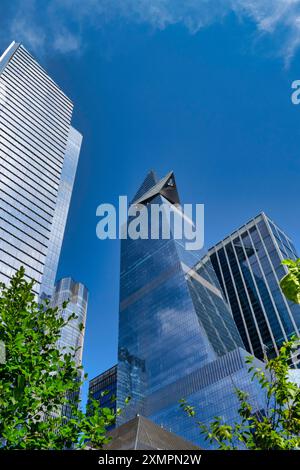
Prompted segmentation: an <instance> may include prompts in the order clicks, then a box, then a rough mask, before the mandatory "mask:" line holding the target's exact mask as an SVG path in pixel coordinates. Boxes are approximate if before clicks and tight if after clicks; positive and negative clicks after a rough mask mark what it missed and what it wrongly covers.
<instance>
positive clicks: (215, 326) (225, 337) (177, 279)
mask: <svg viewBox="0 0 300 470" xmlns="http://www.w3.org/2000/svg"><path fill="white" fill-rule="evenodd" d="M162 203H165V204H166V205H167V206H166V207H168V206H169V207H170V206H172V207H173V206H175V210H176V211H177V212H179V213H180V214H181V216H182V217H183V218H185V217H186V216H184V215H183V214H182V212H181V209H180V206H179V198H178V193H177V188H176V183H175V178H174V175H173V173H172V172H171V173H169V174H168V175H167V176H166V177H165V178H163V179H161V180H160V181H157V179H156V177H155V175H154V173H153V172H150V173H149V174H148V175H147V177H146V179H145V181H144V183H143V184H142V186H141V188H140V189H139V191H138V192H137V194H136V196H135V198H134V200H133V203H132V204H142V205H144V207H146V209H147V211H148V213H149V215H150V212H151V206H152V205H153V204H162ZM149 220H150V217H149ZM185 220H186V219H185ZM129 222H130V219H129ZM190 223H191V222H190ZM150 224H151V223H150ZM197 260H199V253H197V254H194V253H193V252H191V251H189V252H188V251H186V249H185V240H183V239H182V240H176V239H175V238H173V237H171V239H163V238H162V237H159V238H158V239H138V240H132V239H130V238H128V239H123V240H122V244H121V278H120V313H119V362H118V384H117V406H118V407H121V408H124V401H125V398H126V397H127V396H131V398H132V400H131V404H130V406H128V407H125V410H124V413H123V414H122V416H121V417H120V419H119V423H118V424H121V423H123V422H125V421H128V420H129V419H131V418H132V417H134V416H135V415H136V414H141V415H144V416H146V417H149V418H150V419H151V420H153V421H154V422H156V423H157V424H160V425H162V426H163V427H164V428H165V429H167V430H169V431H171V432H174V433H176V434H180V435H182V436H183V437H184V438H186V439H188V440H190V441H192V442H195V443H197V444H200V445H201V446H203V447H207V443H205V442H203V440H202V438H201V437H200V433H199V430H198V428H197V426H196V425H195V423H194V421H193V420H191V418H189V417H187V416H185V414H184V413H183V412H182V411H181V410H180V408H179V400H180V399H181V398H186V399H187V400H188V401H189V403H191V404H192V405H196V406H197V408H199V409H200V416H201V419H202V420H204V421H210V420H212V419H213V417H214V416H216V415H220V416H222V417H224V419H226V421H232V420H233V419H236V418H237V416H236V409H237V400H236V397H235V395H234V391H233V388H234V386H235V385H236V386H239V387H240V388H242V389H243V390H246V391H249V393H250V395H251V396H252V398H253V400H254V403H255V406H256V407H257V409H262V408H263V406H264V405H263V399H262V396H260V395H259V392H258V391H257V389H256V385H255V384H254V383H252V382H251V381H250V379H249V376H248V374H247V369H246V367H245V362H244V357H245V354H246V352H245V351H244V350H243V349H242V347H243V343H242V340H241V337H240V335H239V333H238V330H237V328H236V325H235V323H234V321H233V318H232V316H231V313H230V311H229V308H228V306H227V304H226V302H225V301H224V298H223V294H222V292H221V288H220V286H219V282H218V279H217V276H216V274H215V272H214V270H213V268H212V265H211V262H210V259H209V258H208V257H206V258H204V259H203V260H202V261H201V262H200V263H199V262H198V263H197Z"/></svg>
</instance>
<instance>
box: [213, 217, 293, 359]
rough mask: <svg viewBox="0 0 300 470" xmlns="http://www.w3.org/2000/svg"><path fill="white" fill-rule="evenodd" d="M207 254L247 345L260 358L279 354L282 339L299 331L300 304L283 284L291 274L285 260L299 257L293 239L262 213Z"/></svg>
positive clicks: (247, 348)
mask: <svg viewBox="0 0 300 470" xmlns="http://www.w3.org/2000/svg"><path fill="white" fill-rule="evenodd" d="M208 255H209V257H210V260H211V262H212V265H213V267H214V270H215V272H216V275H217V277H218V280H219V282H220V285H221V287H222V291H223V294H224V296H225V298H226V300H227V301H228V303H229V305H230V307H231V311H232V314H233V317H234V320H235V323H236V325H237V327H238V330H239V332H240V335H241V337H242V339H243V343H244V347H245V348H246V350H247V351H249V352H251V353H252V354H254V355H255V356H256V357H258V358H261V359H262V358H263V357H264V354H265V353H267V355H268V356H269V357H274V356H275V355H276V354H277V352H278V348H279V347H280V346H281V344H282V342H283V341H285V340H287V339H289V338H290V337H291V336H292V335H293V334H297V335H299V329H300V306H299V305H296V304H292V303H291V302H289V301H287V300H286V298H285V297H284V295H283V294H282V292H281V289H280V285H279V281H280V279H281V278H282V277H283V276H284V275H285V274H286V272H287V269H286V267H285V266H283V265H282V264H281V261H282V260H283V259H286V258H291V259H296V258H298V255H297V253H296V250H295V247H294V245H293V243H292V242H291V240H290V239H289V238H288V237H287V235H286V234H285V233H284V232H283V231H282V230H281V229H280V228H279V227H277V225H276V224H275V223H274V222H273V221H272V220H271V219H270V218H269V217H267V216H266V215H265V214H264V213H261V214H259V215H258V216H257V217H255V218H254V219H252V220H251V221H249V222H248V223H246V224H245V225H243V226H242V227H240V228H239V229H238V230H236V231H235V232H233V233H232V234H231V235H230V236H229V237H227V238H225V239H224V240H223V241H221V242H220V243H218V244H216V245H215V246H214V247H212V248H211V249H210V250H209V253H208ZM294 362H295V363H297V362H299V357H297V355H296V356H295V358H294Z"/></svg>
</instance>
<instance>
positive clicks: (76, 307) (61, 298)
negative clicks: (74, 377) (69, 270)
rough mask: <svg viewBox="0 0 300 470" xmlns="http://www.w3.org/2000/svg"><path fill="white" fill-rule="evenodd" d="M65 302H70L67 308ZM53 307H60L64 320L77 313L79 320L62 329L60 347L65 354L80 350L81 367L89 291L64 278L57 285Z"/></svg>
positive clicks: (78, 359)
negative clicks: (64, 306) (74, 349)
mask: <svg viewBox="0 0 300 470" xmlns="http://www.w3.org/2000/svg"><path fill="white" fill-rule="evenodd" d="M64 302H68V305H67V307H66V308H63V303H64ZM51 305H52V307H58V309H59V311H60V312H61V315H62V317H63V319H64V320H67V319H68V317H69V316H70V315H71V314H72V313H75V315H76V317H77V318H74V319H73V320H71V321H70V322H69V323H68V324H67V325H66V326H64V327H63V328H62V332H61V338H60V339H59V342H58V347H59V348H63V347H64V348H66V349H64V351H65V352H71V348H76V349H77V348H80V349H79V350H78V351H77V353H76V359H77V365H81V362H82V350H83V342H84V331H85V330H84V329H82V328H81V325H83V326H85V322H86V314H87V306H88V290H87V288H86V287H85V286H84V285H83V284H81V283H80V282H75V281H73V279H71V278H70V277H66V278H63V279H61V280H60V281H59V282H57V283H56V284H55V289H54V294H53V297H52V301H51Z"/></svg>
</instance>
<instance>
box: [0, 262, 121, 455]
mask: <svg viewBox="0 0 300 470" xmlns="http://www.w3.org/2000/svg"><path fill="white" fill-rule="evenodd" d="M33 286H34V283H33V282H28V281H26V279H25V272H24V269H23V268H21V269H20V271H18V272H17V273H16V275H15V276H14V277H13V279H12V280H11V283H10V285H8V286H5V285H4V284H2V283H0V341H3V342H4V344H5V348H6V361H5V363H4V364H0V447H1V448H3V449H65V448H71V447H73V448H85V447H86V445H87V442H90V443H91V444H92V446H93V448H102V447H103V445H104V444H105V443H107V442H108V441H109V438H107V437H106V428H107V426H109V425H111V424H113V423H114V422H115V418H116V415H115V414H114V413H113V411H112V410H111V409H109V408H100V406H99V403H98V401H96V400H91V401H90V402H89V405H88V408H89V409H88V412H87V413H86V414H85V413H83V411H81V408H80V387H81V385H82V379H81V377H82V376H83V372H82V367H78V366H77V365H76V362H75V354H76V352H77V351H76V350H75V349H74V350H72V351H71V352H66V351H65V350H59V349H58V348H57V341H58V339H59V338H60V335H61V330H62V328H63V327H64V326H65V325H66V324H68V322H69V321H71V320H72V319H73V318H75V315H71V316H70V317H69V318H68V319H67V320H66V321H65V320H64V319H63V318H62V316H61V314H60V312H59V311H58V309H57V308H55V309H53V308H51V307H50V306H49V302H45V303H44V305H40V304H38V303H37V301H36V299H35V296H34V293H33ZM65 307H66V305H64V306H63V308H65ZM84 379H86V376H84ZM64 410H65V411H67V414H68V416H69V419H67V418H66V416H65V413H64Z"/></svg>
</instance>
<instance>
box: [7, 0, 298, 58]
mask: <svg viewBox="0 0 300 470" xmlns="http://www.w3.org/2000/svg"><path fill="white" fill-rule="evenodd" d="M43 5H44V12H43V13H46V14H45V16H43V15H41V13H40V10H41V3H40V2H37V0H17V1H16V7H15V8H14V9H13V10H11V11H12V12H13V13H12V14H13V17H12V18H11V21H10V25H9V29H10V30H9V33H10V35H14V36H15V37H16V39H17V40H18V39H21V40H22V41H24V42H26V44H27V46H28V47H29V48H32V49H33V50H35V51H36V50H38V49H43V48H45V47H46V48H48V49H52V50H53V51H55V52H59V53H76V52H79V51H80V50H81V48H82V47H83V46H84V39H85V31H86V29H87V28H93V29H94V30H97V29H101V28H102V27H103V26H105V25H107V24H109V23H110V22H111V21H114V20H119V21H126V22H131V23H136V24H149V25H150V26H151V27H152V28H154V29H159V30H162V29H165V28H167V27H168V26H170V25H174V24H183V25H185V27H186V28H187V29H188V30H189V31H190V33H191V34H196V33H197V32H198V31H199V30H201V29H202V28H204V27H207V26H209V25H212V24H214V23H220V22H222V21H224V19H225V18H226V17H227V16H228V15H229V14H232V13H234V14H235V15H236V16H237V17H238V18H239V19H240V20H241V21H242V20H243V19H247V20H250V21H252V22H253V24H254V25H255V27H256V30H257V32H258V33H259V34H260V35H261V34H262V35H268V36H270V37H271V38H272V40H274V53H275V54H278V55H281V56H282V57H283V58H284V60H285V62H286V63H288V62H289V61H290V60H291V59H292V57H293V56H294V54H295V52H296V50H297V49H298V48H299V46H300V0H85V1H82V0H51V1H48V2H47V1H44V2H43Z"/></svg>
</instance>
